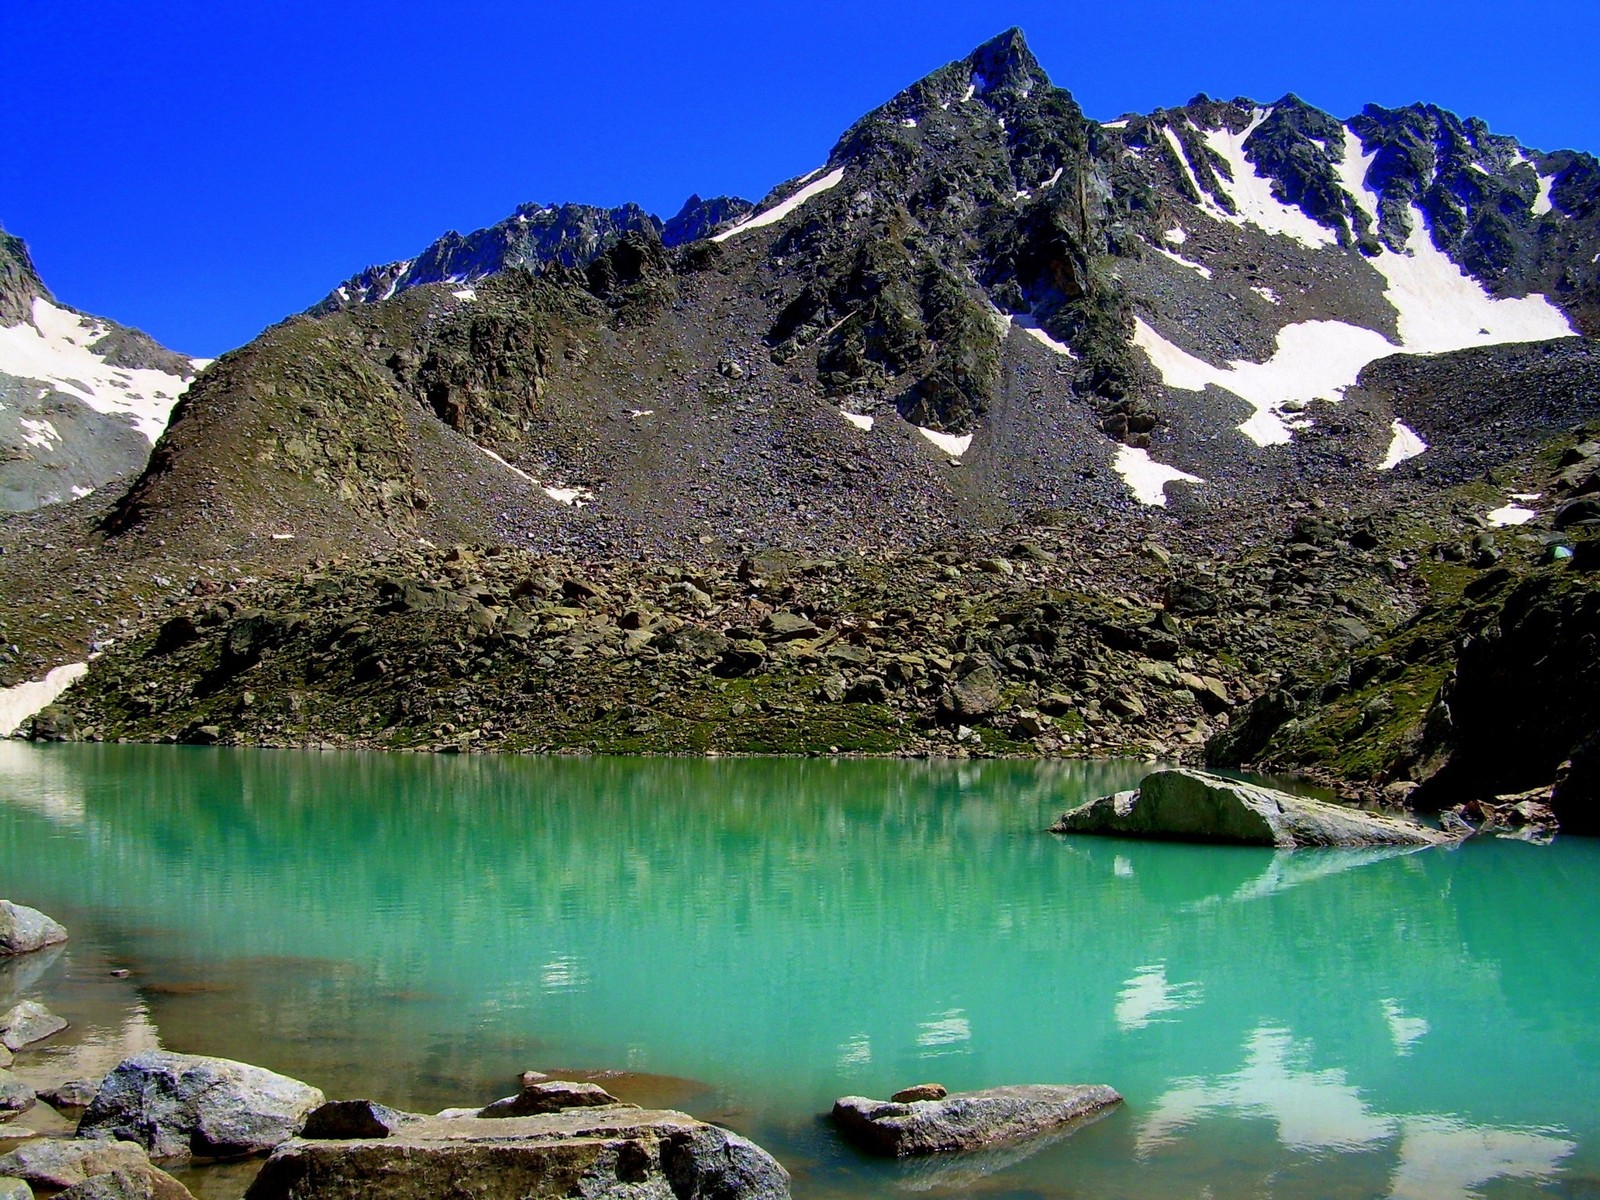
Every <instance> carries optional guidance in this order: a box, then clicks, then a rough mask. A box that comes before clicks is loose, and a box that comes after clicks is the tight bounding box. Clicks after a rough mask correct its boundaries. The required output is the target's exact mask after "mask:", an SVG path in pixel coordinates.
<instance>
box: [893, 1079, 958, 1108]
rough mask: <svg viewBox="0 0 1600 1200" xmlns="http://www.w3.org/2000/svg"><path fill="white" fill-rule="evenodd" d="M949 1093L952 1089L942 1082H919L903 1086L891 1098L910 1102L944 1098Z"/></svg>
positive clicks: (895, 1100) (902, 1102)
mask: <svg viewBox="0 0 1600 1200" xmlns="http://www.w3.org/2000/svg"><path fill="white" fill-rule="evenodd" d="M949 1094H950V1089H949V1088H947V1087H945V1086H944V1084H942V1083H918V1084H914V1085H912V1086H911V1087H908V1088H902V1089H901V1090H900V1091H898V1092H896V1093H895V1094H894V1095H892V1096H890V1097H889V1099H890V1100H892V1101H894V1102H895V1103H896V1104H910V1103H911V1102H912V1101H913V1100H943V1099H944V1098H945V1097H946V1096H948V1095H949Z"/></svg>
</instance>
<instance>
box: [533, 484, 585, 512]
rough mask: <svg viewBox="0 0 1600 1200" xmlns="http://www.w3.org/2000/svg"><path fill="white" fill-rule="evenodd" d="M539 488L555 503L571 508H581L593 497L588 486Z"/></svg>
mask: <svg viewBox="0 0 1600 1200" xmlns="http://www.w3.org/2000/svg"><path fill="white" fill-rule="evenodd" d="M539 490H540V491H542V492H543V493H544V494H545V495H546V496H549V497H550V499H552V500H554V501H555V502H556V503H557V504H565V505H567V506H568V507H571V508H581V507H583V506H584V505H585V504H588V503H589V502H590V501H592V500H593V499H594V493H593V492H591V491H590V490H589V489H588V488H581V487H541V488H540V489H539Z"/></svg>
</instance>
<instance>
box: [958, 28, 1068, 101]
mask: <svg viewBox="0 0 1600 1200" xmlns="http://www.w3.org/2000/svg"><path fill="white" fill-rule="evenodd" d="M967 62H968V63H969V64H970V65H971V67H972V79H973V85H974V86H975V87H976V88H977V89H978V94H979V95H980V96H987V95H988V94H989V93H991V92H997V91H1001V90H1003V89H1007V88H1016V89H1020V90H1021V91H1023V92H1027V91H1029V90H1031V89H1032V88H1033V87H1034V86H1035V85H1041V84H1042V85H1044V86H1046V87H1048V86H1050V77H1049V76H1048V75H1046V74H1045V73H1044V68H1043V67H1041V66H1040V65H1039V60H1038V59H1036V58H1034V56H1033V51H1032V50H1029V49H1028V42H1027V39H1026V38H1024V37H1023V36H1022V30H1020V29H1018V28H1017V27H1016V26H1014V25H1013V26H1012V27H1011V28H1010V29H1008V30H1006V31H1005V32H1004V33H1002V34H1000V35H999V36H998V37H994V38H990V39H989V40H988V41H987V42H985V43H984V44H983V45H981V46H979V47H978V48H977V49H976V50H974V51H973V52H972V53H971V54H969V55H967Z"/></svg>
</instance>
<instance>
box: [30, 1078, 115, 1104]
mask: <svg viewBox="0 0 1600 1200" xmlns="http://www.w3.org/2000/svg"><path fill="white" fill-rule="evenodd" d="M99 1090H100V1085H99V1084H98V1083H96V1082H95V1081H94V1080H92V1079H69V1080H67V1081H66V1082H65V1083H58V1084H56V1085H55V1086H54V1087H48V1088H43V1089H41V1090H40V1092H39V1099H41V1100H43V1101H44V1102H45V1103H46V1104H48V1105H49V1106H50V1107H51V1108H88V1107H89V1102H90V1101H91V1100H93V1099H94V1094H95V1093H96V1092H97V1091H99Z"/></svg>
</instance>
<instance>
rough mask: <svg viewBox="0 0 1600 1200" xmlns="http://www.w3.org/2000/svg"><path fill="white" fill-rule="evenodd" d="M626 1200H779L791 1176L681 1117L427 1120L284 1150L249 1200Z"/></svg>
mask: <svg viewBox="0 0 1600 1200" xmlns="http://www.w3.org/2000/svg"><path fill="white" fill-rule="evenodd" d="M379 1190H381V1194H382V1195H383V1196H384V1197H386V1198H387V1200H424V1198H428V1200H432V1198H433V1197H438V1196H456V1195H471V1196H474V1197H478V1198H479V1200H502V1198H503V1200H535V1198H541V1197H623V1196H626V1197H630V1198H635V1200H646V1198H650V1200H654V1198H659V1200H786V1198H787V1197H788V1195H789V1176H788V1173H787V1172H786V1171H784V1169H783V1168H782V1167H781V1166H779V1165H778V1163H777V1162H776V1161H775V1160H774V1159H773V1158H772V1157H771V1156H770V1155H768V1154H767V1153H766V1152H765V1151H764V1150H762V1149H761V1148H760V1147H758V1146H756V1145H755V1144H754V1143H752V1142H749V1141H747V1140H746V1139H744V1138H742V1137H739V1136H738V1135H737V1134H733V1133H729V1132H728V1131H726V1130H724V1129H719V1128H717V1127H715V1126H711V1125H705V1124H702V1123H701V1122H699V1121H696V1120H695V1119H694V1118H692V1117H690V1116H687V1115H685V1114H684V1113H680V1112H671V1111H653V1110H649V1109H641V1108H636V1107H634V1106H633V1105H622V1104H619V1105H610V1106H606V1107H603V1108H586V1109H582V1108H580V1109H569V1110H567V1111H565V1112H559V1113H547V1114H543V1115H540V1116H530V1117H505V1118H499V1119H493V1120H490V1119H484V1118H478V1117H430V1118H424V1119H421V1120H419V1121H416V1122H412V1123H408V1124H406V1125H405V1126H404V1127H403V1128H401V1129H400V1130H398V1131H397V1132H396V1134H395V1135H394V1136H391V1137H388V1138H386V1139H382V1140H373V1139H367V1140H350V1141H304V1140H300V1139H295V1140H294V1141H290V1142H287V1143H285V1144H284V1145H282V1146H280V1147H279V1148H278V1150H277V1151H275V1152H274V1153H273V1155H272V1157H271V1158H269V1159H268V1160H267V1163H266V1165H265V1166H264V1167H262V1169H261V1174H260V1175H258V1176H257V1177H256V1180H255V1182H254V1183H253V1184H251V1186H250V1190H249V1192H248V1193H247V1196H248V1200H291V1198H292V1200H357V1198H358V1197H367V1196H371V1195H374V1194H375V1193H376V1192H378V1191H379Z"/></svg>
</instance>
